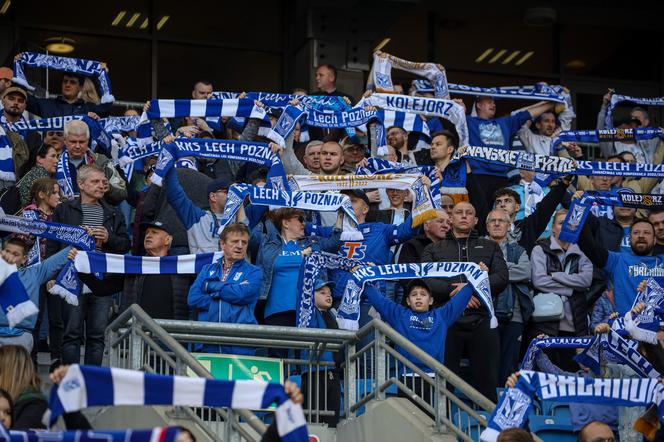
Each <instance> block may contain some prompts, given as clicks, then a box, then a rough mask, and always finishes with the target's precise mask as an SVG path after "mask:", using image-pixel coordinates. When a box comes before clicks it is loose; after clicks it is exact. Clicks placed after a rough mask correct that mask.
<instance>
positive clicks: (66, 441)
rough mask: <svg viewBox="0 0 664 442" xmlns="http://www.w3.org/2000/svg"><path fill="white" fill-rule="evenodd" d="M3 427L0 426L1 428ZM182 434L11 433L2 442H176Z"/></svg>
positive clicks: (165, 430)
mask: <svg viewBox="0 0 664 442" xmlns="http://www.w3.org/2000/svg"><path fill="white" fill-rule="evenodd" d="M1 426H2V425H0V427H1ZM178 434H180V429H179V428H177V427H163V428H153V429H151V430H112V431H107V430H101V431H99V430H81V431H33V430H29V431H11V432H9V433H7V434H6V436H3V434H2V430H1V429H0V442H5V441H7V442H46V441H58V442H84V441H86V442H95V441H97V442H102V441H103V442H175V441H176V440H177V439H178Z"/></svg>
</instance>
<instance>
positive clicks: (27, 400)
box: [0, 345, 48, 430]
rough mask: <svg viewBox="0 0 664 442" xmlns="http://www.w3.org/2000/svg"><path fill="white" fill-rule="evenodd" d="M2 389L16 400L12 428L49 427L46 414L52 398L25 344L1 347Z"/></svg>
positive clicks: (0, 380)
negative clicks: (43, 384)
mask: <svg viewBox="0 0 664 442" xmlns="http://www.w3.org/2000/svg"><path fill="white" fill-rule="evenodd" d="M0 389H2V390H5V391H7V392H8V393H9V395H10V396H11V397H12V399H13V401H14V408H13V419H12V420H13V424H12V428H11V429H12V430H28V429H31V428H45V427H44V424H42V417H43V416H44V412H45V411H46V409H47V408H48V402H47V400H46V396H45V395H44V393H42V391H41V380H40V379H39V375H38V374H37V371H36V370H35V366H34V364H33V362H32V359H31V358H30V353H28V351H27V350H26V349H25V348H24V347H21V346H18V345H4V346H2V347H0Z"/></svg>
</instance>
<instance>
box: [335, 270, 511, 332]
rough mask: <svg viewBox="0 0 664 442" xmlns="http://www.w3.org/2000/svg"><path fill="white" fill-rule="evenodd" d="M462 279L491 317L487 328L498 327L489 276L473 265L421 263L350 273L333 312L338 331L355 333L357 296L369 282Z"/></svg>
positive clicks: (356, 325) (358, 297) (357, 312)
mask: <svg viewBox="0 0 664 442" xmlns="http://www.w3.org/2000/svg"><path fill="white" fill-rule="evenodd" d="M459 275H463V276H465V277H466V279H467V280H468V283H469V284H470V285H472V286H473V289H475V293H476V294H477V297H478V298H479V299H480V300H481V301H482V304H484V307H486V309H487V311H488V312H489V316H490V317H491V321H490V327H491V328H496V327H498V320H497V319H496V315H495V313H494V310H493V301H492V299H491V288H490V286H489V275H488V273H487V272H485V271H483V270H482V269H481V268H480V266H479V265H478V264H475V263H473V262H422V263H409V264H387V265H381V266H363V267H361V268H359V269H357V270H356V271H354V272H353V273H352V276H353V278H352V279H349V280H348V283H347V285H346V288H345V290H344V295H343V298H342V300H341V305H339V311H338V312H337V321H338V322H339V327H341V328H345V329H347V330H357V329H358V321H359V304H360V296H361V294H362V291H363V290H364V285H365V284H366V283H367V282H371V281H386V280H388V281H389V280H395V279H414V278H452V277H454V276H459Z"/></svg>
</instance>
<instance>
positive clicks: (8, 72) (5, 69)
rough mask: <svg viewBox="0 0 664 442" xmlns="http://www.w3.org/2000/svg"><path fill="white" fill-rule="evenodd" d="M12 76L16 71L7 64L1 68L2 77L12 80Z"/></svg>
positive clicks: (0, 74) (0, 76) (0, 75)
mask: <svg viewBox="0 0 664 442" xmlns="http://www.w3.org/2000/svg"><path fill="white" fill-rule="evenodd" d="M12 78H14V71H12V70H11V69H9V68H8V67H5V66H3V67H1V68H0V79H5V80H11V79H12Z"/></svg>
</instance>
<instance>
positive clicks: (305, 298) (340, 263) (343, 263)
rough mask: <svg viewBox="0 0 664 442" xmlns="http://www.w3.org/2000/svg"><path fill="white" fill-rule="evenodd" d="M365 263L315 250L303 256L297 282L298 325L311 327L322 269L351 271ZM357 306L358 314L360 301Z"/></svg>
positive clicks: (358, 312)
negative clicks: (316, 288)
mask: <svg viewBox="0 0 664 442" xmlns="http://www.w3.org/2000/svg"><path fill="white" fill-rule="evenodd" d="M363 265H365V263H363V262H362V261H360V260H357V259H349V258H344V257H343V256H339V255H333V254H332V253H327V252H313V253H310V254H309V255H307V256H305V257H303V258H302V263H301V264H300V273H299V276H298V282H297V287H298V292H299V293H300V296H299V297H298V299H297V326H298V327H301V328H307V327H309V324H310V322H311V318H312V317H313V314H314V308H315V305H316V303H315V300H314V288H315V283H316V280H317V278H318V274H319V273H320V271H321V270H332V269H342V270H347V271H350V270H352V269H353V268H354V267H357V266H363ZM355 308H357V312H356V314H357V315H359V314H360V306H359V303H358V304H357V305H356V306H355Z"/></svg>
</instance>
